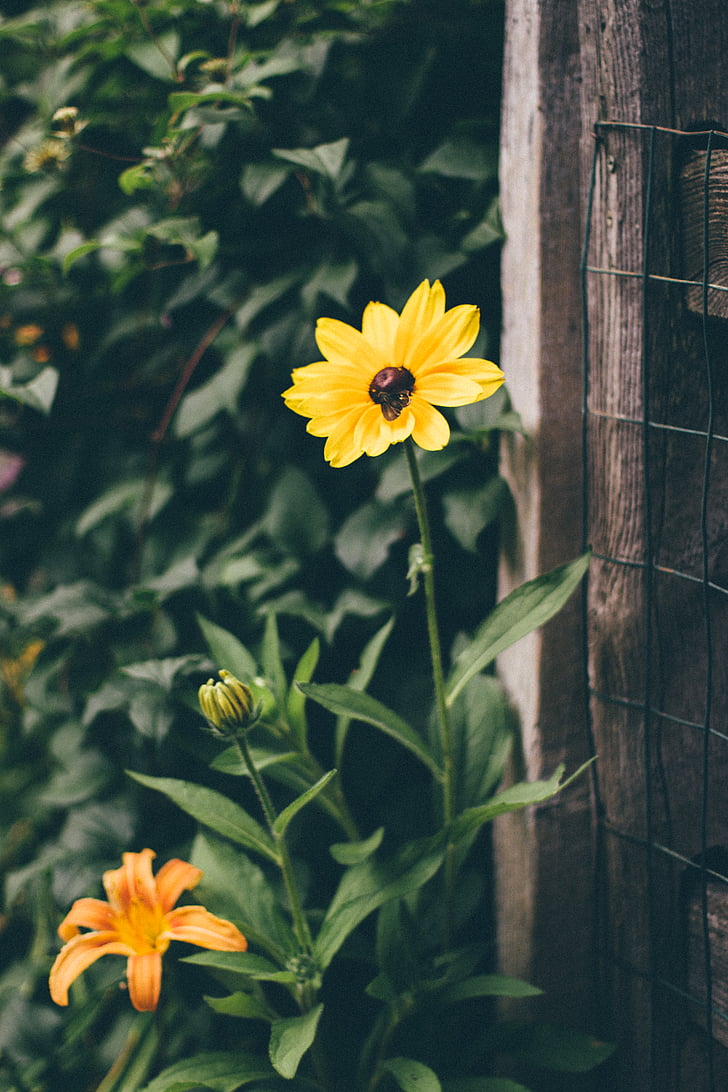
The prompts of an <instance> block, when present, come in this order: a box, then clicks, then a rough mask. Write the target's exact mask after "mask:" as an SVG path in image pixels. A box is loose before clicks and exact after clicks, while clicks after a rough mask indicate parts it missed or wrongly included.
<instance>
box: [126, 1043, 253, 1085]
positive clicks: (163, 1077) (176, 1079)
mask: <svg viewBox="0 0 728 1092" xmlns="http://www.w3.org/2000/svg"><path fill="white" fill-rule="evenodd" d="M272 1076H273V1070H272V1069H271V1066H270V1063H269V1062H268V1060H267V1059H266V1058H259V1057H258V1056H257V1055H255V1054H251V1053H250V1052H248V1051H244V1050H237V1051H229V1052H225V1051H214V1052H209V1053H205V1054H195V1055H194V1056H193V1057H192V1058H185V1059H184V1060H183V1061H180V1062H175V1063H174V1065H170V1066H168V1067H167V1069H164V1070H163V1071H162V1072H161V1073H160V1074H159V1076H157V1077H155V1078H154V1080H153V1081H150V1083H149V1084H146V1085H144V1087H143V1088H142V1089H141V1092H169V1089H170V1088H172V1087H173V1086H175V1085H183V1083H184V1082H185V1081H186V1082H188V1084H189V1085H191V1086H194V1085H195V1084H198V1085H201V1086H202V1087H203V1088H211V1089H213V1090H214V1092H235V1089H237V1088H242V1087H243V1086H244V1085H246V1084H252V1083H253V1082H254V1081H263V1080H266V1078H270V1077H272Z"/></svg>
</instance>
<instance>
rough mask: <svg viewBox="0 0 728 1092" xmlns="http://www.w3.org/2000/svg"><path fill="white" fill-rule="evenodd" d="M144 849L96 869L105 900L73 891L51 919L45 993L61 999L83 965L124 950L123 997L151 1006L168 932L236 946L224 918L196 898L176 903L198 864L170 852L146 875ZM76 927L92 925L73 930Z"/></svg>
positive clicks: (220, 948)
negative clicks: (56, 919) (52, 940)
mask: <svg viewBox="0 0 728 1092" xmlns="http://www.w3.org/2000/svg"><path fill="white" fill-rule="evenodd" d="M155 856H156V854H155V853H154V852H153V850H151V849H143V850H142V851H141V853H124V854H122V860H123V862H124V863H123V865H122V866H121V868H116V869H112V870H110V871H109V872H105V873H104V877H103V880H104V890H105V891H106V894H107V896H108V899H109V901H108V902H103V901H102V900H101V899H77V900H76V902H74V904H73V906H72V907H71V909H70V911H69V912H68V914H67V915H66V917H65V918H64V919H63V921H62V922H61V924H60V925H59V927H58V934H59V936H60V937H61V940H64V941H66V943H65V944H64V945H63V947H62V948H61V950H60V952H59V953H58V956H57V957H56V961H55V963H54V964H53V967H52V968H51V973H50V979H49V984H50V992H51V997H52V999H53V1000H54V1001H55V1003H56V1004H57V1005H67V1004H68V988H69V986H70V985H71V983H72V982H73V981H74V980H75V979H76V978H78V976H79V975H80V974H82V973H83V971H85V970H86V968H87V967H90V966H91V964H92V963H95V962H96V960H97V959H100V958H101V956H105V955H125V956H126V957H127V963H126V977H127V981H128V983H129V997H130V999H131V1003H132V1005H133V1006H134V1008H135V1009H137V1010H138V1011H139V1012H151V1011H153V1010H154V1009H156V1007H157V1003H158V1001H159V992H160V988H161V985H162V956H163V954H164V953H165V952H166V951H167V948H168V947H169V943H170V941H172V940H183V941H186V943H188V944H197V945H199V947H201V948H211V949H212V950H213V951H216V952H244V951H245V950H246V949H247V947H248V942H247V940H246V939H245V937H244V936H243V934H242V933H241V932H240V931H239V930H238V929H237V928H236V926H234V925H233V924H232V923H231V922H229V921H225V920H224V919H223V918H218V917H215V915H214V914H211V913H210V912H209V911H208V910H205V908H204V906H179V907H177V908H175V905H174V904H175V903H176V902H177V899H178V898H179V897H180V895H181V894H182V892H183V891H187V890H189V889H190V888H192V887H194V886H195V884H197V883H199V881H200V879H201V877H202V872H201V870H200V869H199V868H195V867H194V865H191V864H187V862H186V861H180V860H178V859H175V860H172V861H167V863H166V864H165V865H162V867H161V868H160V870H159V872H158V873H157V875H156V877H155V876H153V875H152V860H153V859H154V857H155ZM79 927H81V928H83V929H90V930H92V931H91V932H90V933H81V932H80V931H79Z"/></svg>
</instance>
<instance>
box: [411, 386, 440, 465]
mask: <svg viewBox="0 0 728 1092" xmlns="http://www.w3.org/2000/svg"><path fill="white" fill-rule="evenodd" d="M409 411H410V413H411V414H412V415H413V417H414V420H415V424H414V428H413V429H412V439H413V440H414V442H415V443H416V444H418V445H419V446H420V447H423V448H425V450H427V451H439V450H440V448H442V447H445V445H446V444H447V442H448V440H449V439H450V426H449V425H448V423H447V421H446V420H445V418H444V417H443V416H442V414H441V413H440V412H439V411H438V410H436V409H435V408H434V407H433V406H431V405H430V403H429V402H426V401H425V400H424V398H418V397H417V395H416V394H415V395H413V396H412V401H411V402H410V404H409Z"/></svg>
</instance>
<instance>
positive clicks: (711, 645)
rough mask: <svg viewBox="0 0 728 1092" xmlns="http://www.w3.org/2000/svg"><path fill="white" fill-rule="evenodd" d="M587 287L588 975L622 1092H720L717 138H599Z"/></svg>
mask: <svg viewBox="0 0 728 1092" xmlns="http://www.w3.org/2000/svg"><path fill="white" fill-rule="evenodd" d="M581 277H582V290H583V291H582V301H583V324H584V343H583V344H584V360H583V364H584V400H583V441H584V443H583V451H584V468H583V469H584V475H583V480H584V483H585V485H584V497H583V502H584V503H583V511H584V540H585V544H586V543H589V544H591V546H592V548H593V557H594V562H593V568H592V577H590V587H589V589H588V591H587V592H586V593H585V610H586V616H585V617H586V624H585V632H586V640H585V648H584V661H585V670H586V671H587V677H588V687H587V689H588V693H589V710H588V719H589V724H590V733H591V741H592V747H593V753H594V754H597V755H598V759H599V760H598V762H597V763H596V765H595V767H594V770H595V773H594V781H593V788H594V800H595V815H596V829H597V848H598V854H597V861H598V864H597V884H598V891H597V895H598V897H597V907H598V917H597V921H596V927H595V938H596V953H597V956H598V974H599V977H600V979H601V981H602V983H603V984H604V986H605V990H606V993H607V994H608V996H609V997H610V998H611V1009H612V1014H613V1018H614V1021H615V1024H616V1034H617V1037H618V1039H619V1040H620V1047H621V1048H623V1049H624V1052H625V1058H626V1059H627V1060H626V1065H627V1066H628V1068H629V1067H630V1066H632V1067H633V1066H634V1065H635V1063H636V1057H635V1056H636V1055H637V1054H638V1053H641V1057H640V1059H639V1066H640V1072H641V1073H642V1074H643V1076H641V1077H635V1078H634V1082H633V1083H632V1084H630V1086H629V1087H630V1088H635V1089H636V1088H639V1089H640V1092H642V1090H643V1089H645V1090H647V1089H649V1090H650V1092H667V1090H668V1089H674V1090H675V1092H697V1090H698V1089H699V1090H700V1092H702V1090H703V1089H705V1090H706V1092H720V1089H723V1088H726V1087H728V1084H726V1083H724V1080H725V1079H726V1078H725V1077H724V1076H723V1073H724V1058H723V1051H724V1048H725V1047H728V940H725V939H724V937H728V792H726V789H727V788H728V705H727V700H728V680H727V677H726V661H728V656H727V655H726V649H727V646H726V640H727V638H728V414H727V413H726V409H727V407H728V134H727V133H725V132H722V131H721V130H719V129H718V128H711V127H710V123H709V124H708V125H707V126H706V127H701V128H700V129H697V130H694V131H692V130H691V131H684V130H676V129H669V128H664V127H659V126H648V125H640V124H635V123H623V122H601V123H599V124H597V125H596V127H595V141H594V157H593V162H592V172H591V180H590V187H589V195H588V206H587V217H586V230H585V237H584V246H583V254H582V264H581ZM698 1073H699V1077H697V1076H696V1074H698ZM691 1074H692V1075H691ZM691 1082H694V1083H691ZM698 1082H699V1083H698ZM625 1087H626V1086H625Z"/></svg>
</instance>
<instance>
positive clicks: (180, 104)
mask: <svg viewBox="0 0 728 1092" xmlns="http://www.w3.org/2000/svg"><path fill="white" fill-rule="evenodd" d="M167 101H168V102H169V108H170V110H171V111H172V113H173V114H180V113H183V112H184V111H185V110H189V109H190V108H191V107H194V106H204V105H205V104H206V103H218V102H228V103H232V104H233V105H235V106H245V107H247V108H248V109H250V95H249V93H248V92H242V91H223V90H222V88H220V90H219V91H217V90H215V91H173V92H172V94H171V95H170V96H169V97H168V100H167Z"/></svg>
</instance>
